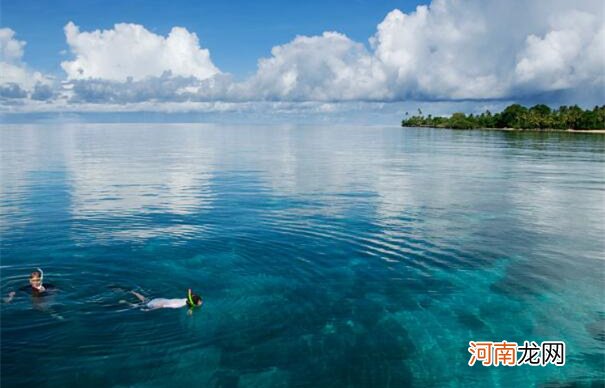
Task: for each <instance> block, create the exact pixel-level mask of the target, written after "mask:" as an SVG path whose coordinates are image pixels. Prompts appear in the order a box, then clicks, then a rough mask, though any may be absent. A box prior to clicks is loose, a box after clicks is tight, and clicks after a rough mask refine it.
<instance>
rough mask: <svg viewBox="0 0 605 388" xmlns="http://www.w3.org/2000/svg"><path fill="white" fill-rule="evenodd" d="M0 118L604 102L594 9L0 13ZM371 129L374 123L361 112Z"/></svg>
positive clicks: (327, 5) (602, 24)
mask: <svg viewBox="0 0 605 388" xmlns="http://www.w3.org/2000/svg"><path fill="white" fill-rule="evenodd" d="M0 7H1V20H0V24H1V26H0V53H1V54H2V57H1V58H0V115H3V116H6V115H11V114H45V113H62V114H63V113H65V114H71V113H78V112H79V113H90V114H93V113H94V114H110V113H112V112H114V113H115V112H121V113H128V112H131V113H132V112H154V113H158V112H164V113H196V114H207V115H209V116H210V115H213V116H220V115H221V114H223V115H224V114H229V115H239V116H241V117H247V116H255V117H256V116H259V117H260V116H263V115H264V116H265V117H266V116H267V115H269V116H275V115H286V116H288V115H290V117H292V116H295V117H302V118H303V120H304V119H306V117H309V116H318V117H322V118H323V117H329V116H332V117H355V118H356V119H357V118H359V117H363V115H364V112H370V111H371V112H372V117H374V116H375V115H376V114H381V113H383V114H384V115H385V116H386V117H387V119H386V121H392V120H394V119H395V118H396V117H399V116H401V114H402V112H405V111H406V110H413V111H415V110H416V108H418V107H422V109H423V110H424V111H425V112H427V113H432V114H449V113H452V112H453V111H465V112H478V111H482V110H484V109H491V110H498V109H501V108H502V107H503V106H505V105H506V104H508V103H511V102H520V103H523V104H526V105H530V104H535V103H546V104H550V105H552V106H555V105H560V104H579V105H581V106H585V107H588V106H593V105H595V104H602V103H603V101H605V92H604V90H605V74H604V73H605V71H604V69H605V58H604V56H605V53H604V50H603V47H605V15H604V12H605V11H604V7H603V4H602V0H579V1H574V2H570V1H566V0H552V1H549V2H545V1H540V0H529V1H525V0H510V1H506V2H503V1H498V0H466V1H458V0H431V1H428V0H427V1H425V2H411V1H397V2H393V1H382V0H380V1H315V0H313V1H306V2H280V1H246V2H243V1H242V2H239V1H230V2H216V1H173V2H165V1H142V0H136V1H135V0H132V1H65V0H58V1H52V2H50V1H16V0H3V1H2V2H1V3H0ZM368 117H369V116H368Z"/></svg>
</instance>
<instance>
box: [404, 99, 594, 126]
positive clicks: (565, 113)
mask: <svg viewBox="0 0 605 388" xmlns="http://www.w3.org/2000/svg"><path fill="white" fill-rule="evenodd" d="M407 116H408V113H407V112H406V118H405V119H403V120H402V121H401V126H402V127H434V128H452V129H474V128H515V129H541V130H549V129H550V130H554V129H574V130H578V129H584V130H586V129H588V130H590V129H605V105H602V106H595V107H594V108H593V109H592V110H590V109H587V110H583V109H582V108H580V107H579V106H577V105H573V106H565V105H564V106H561V107H559V109H551V108H550V107H548V106H547V105H544V104H538V105H534V106H532V107H531V108H526V107H524V106H522V105H519V104H513V105H509V106H507V107H506V109H504V110H503V111H502V112H500V113H491V112H490V111H489V110H487V111H485V112H484V113H481V114H479V115H473V114H472V113H471V114H469V115H465V114H464V113H461V112H457V113H454V114H452V115H451V116H450V117H443V116H434V117H433V116H431V115H428V116H426V117H425V116H423V114H422V111H421V110H420V109H418V115H415V116H411V117H409V118H408V117H407Z"/></svg>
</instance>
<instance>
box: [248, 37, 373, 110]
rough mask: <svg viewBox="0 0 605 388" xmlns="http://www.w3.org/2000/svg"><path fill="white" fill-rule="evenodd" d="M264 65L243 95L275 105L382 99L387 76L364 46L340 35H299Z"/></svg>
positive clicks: (260, 65)
mask: <svg viewBox="0 0 605 388" xmlns="http://www.w3.org/2000/svg"><path fill="white" fill-rule="evenodd" d="M271 54H272V56H271V57H270V58H263V59H260V60H259V63H258V70H257V72H256V74H255V75H254V76H253V77H252V78H251V79H250V80H248V81H247V82H245V83H244V84H243V85H241V89H240V90H242V94H244V95H248V96H249V97H250V98H257V99H269V100H280V99H285V100H294V101H297V100H313V101H326V100H355V99H382V98H384V95H385V90H384V81H385V79H384V73H383V72H382V68H381V67H380V66H379V65H378V64H376V63H375V59H374V58H373V56H372V55H371V54H370V53H369V52H368V51H367V49H366V48H365V47H364V45H363V44H361V43H357V42H355V41H352V40H351V39H349V38H348V37H347V36H345V35H343V34H340V33H337V32H324V33H323V34H322V35H321V36H311V37H309V36H297V37H296V38H295V39H294V40H293V41H291V42H289V43H287V44H284V45H281V46H275V47H273V49H272V50H271Z"/></svg>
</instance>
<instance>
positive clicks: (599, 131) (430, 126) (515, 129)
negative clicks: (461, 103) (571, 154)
mask: <svg viewBox="0 0 605 388" xmlns="http://www.w3.org/2000/svg"><path fill="white" fill-rule="evenodd" d="M401 127H402V128H436V129H450V130H452V131H506V132H562V133H597V134H605V129H554V128H551V129H540V128H460V129H457V128H450V127H435V126H432V125H414V126H404V125H402V126H401Z"/></svg>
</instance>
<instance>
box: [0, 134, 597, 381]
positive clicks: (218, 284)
mask: <svg viewBox="0 0 605 388" xmlns="http://www.w3.org/2000/svg"><path fill="white" fill-rule="evenodd" d="M0 153H1V156H0V157H1V159H0V162H1V164H0V168H1V175H0V178H1V182H0V183H1V185H0V211H1V213H0V236H1V242H0V249H1V250H0V254H1V292H2V294H3V295H2V296H5V295H6V294H7V293H8V292H10V291H12V290H18V288H19V287H21V286H23V285H25V284H27V276H28V274H29V272H30V271H31V270H32V269H33V268H35V267H41V268H43V269H44V281H45V282H46V283H52V284H54V285H56V286H57V287H58V291H57V292H56V293H55V294H54V295H52V296H49V297H45V298H37V299H35V298H32V297H31V295H29V294H27V293H25V292H18V293H17V295H16V297H15V299H14V300H13V301H12V302H11V303H10V304H5V303H3V304H2V309H1V346H2V347H1V353H0V354H1V383H2V387H12V386H33V387H43V386H53V387H86V386H122V387H126V386H136V387H144V386H177V387H178V386H200V387H282V386H293V387H386V386H390V387H401V386H418V387H433V386H434V387H440V386H448V387H454V386H460V387H468V386H489V385H493V386H501V387H507V386H515V387H524V386H532V385H537V386H540V385H549V384H550V385H552V386H558V385H559V384H561V385H565V384H571V383H576V384H579V385H580V386H584V385H590V384H593V383H594V384H595V385H596V386H600V384H603V381H604V380H605V262H604V261H603V259H604V256H605V254H604V252H605V240H604V236H605V224H604V220H605V135H596V134H564V133H549V134H546V133H519V132H494V131H450V130H437V129H412V128H408V129H402V128H398V127H344V126H341V127H330V126H300V127H296V126H273V127H264V126H243V125H241V126H229V125H197V124H179V125H170V124H136V125H133V124H102V125H101V124H99V125H90V124H88V125H82V124H65V125H56V124H52V125H40V126H33V125H32V126H30V125H3V126H2V127H0ZM189 287H191V288H193V289H194V291H196V292H199V293H200V294H201V295H202V296H203V298H204V301H205V304H204V306H203V307H202V308H201V309H197V310H196V311H195V312H193V314H192V315H191V316H189V315H188V314H187V309H178V310H172V309H164V310H157V311H151V312H145V311H141V310H140V309H137V308H131V307H129V305H128V304H125V303H121V302H120V301H123V300H126V301H128V302H135V299H134V298H133V297H132V295H129V294H128V293H127V291H128V290H137V291H138V292H141V293H143V294H145V295H147V296H149V297H164V298H182V297H185V295H186V290H187V288H189ZM473 340H477V341H480V340H491V341H501V340H507V341H517V342H523V341H524V340H530V341H537V342H540V341H544V340H561V341H565V343H566V344H567V357H566V365H565V366H563V367H556V366H552V365H551V366H546V367H544V368H543V367H531V366H521V367H497V368H496V367H483V366H480V365H476V366H474V367H469V366H468V365H467V362H468V360H469V355H470V354H469V353H468V351H467V347H468V342H469V341H473Z"/></svg>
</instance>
